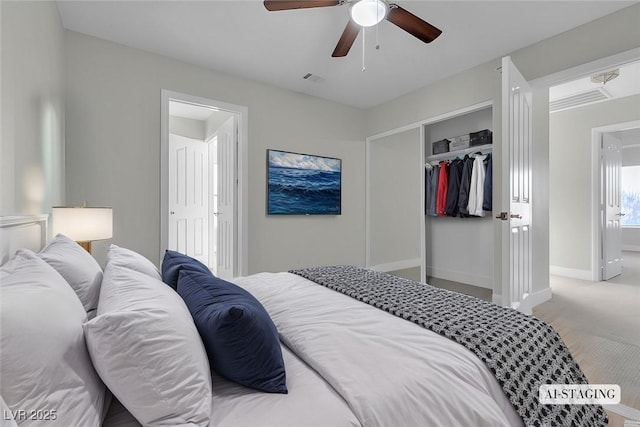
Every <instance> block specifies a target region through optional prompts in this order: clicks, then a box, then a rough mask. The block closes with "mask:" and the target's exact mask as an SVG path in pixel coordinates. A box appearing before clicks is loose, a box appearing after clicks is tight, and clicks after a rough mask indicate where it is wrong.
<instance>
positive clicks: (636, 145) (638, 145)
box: [620, 144, 640, 150]
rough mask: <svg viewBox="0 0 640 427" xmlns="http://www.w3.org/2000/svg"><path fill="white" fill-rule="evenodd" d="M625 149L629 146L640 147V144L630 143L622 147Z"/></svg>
mask: <svg viewBox="0 0 640 427" xmlns="http://www.w3.org/2000/svg"><path fill="white" fill-rule="evenodd" d="M620 148H621V149H623V150H626V149H628V148H640V144H629V145H623V146H621V147H620Z"/></svg>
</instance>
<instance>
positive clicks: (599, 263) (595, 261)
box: [591, 120, 640, 282]
mask: <svg viewBox="0 0 640 427" xmlns="http://www.w3.org/2000/svg"><path fill="white" fill-rule="evenodd" d="M636 128H640V120H632V121H630V122H622V123H614V124H611V125H607V126H600V127H596V128H593V129H591V171H592V173H591V194H592V195H593V197H592V200H591V209H592V210H591V212H592V213H591V219H592V221H591V257H592V261H591V265H592V270H591V280H592V281H594V282H600V281H602V280H603V274H604V250H603V247H604V245H605V241H604V236H605V234H606V233H605V229H604V227H603V221H602V218H601V217H600V215H601V206H600V200H601V197H602V194H603V192H604V188H603V187H604V183H603V182H602V168H603V165H602V164H601V163H600V159H601V157H602V154H603V151H604V149H603V147H602V144H601V141H602V137H603V135H604V134H606V133H612V132H620V131H624V130H629V129H636Z"/></svg>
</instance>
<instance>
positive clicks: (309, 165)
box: [267, 149, 342, 215]
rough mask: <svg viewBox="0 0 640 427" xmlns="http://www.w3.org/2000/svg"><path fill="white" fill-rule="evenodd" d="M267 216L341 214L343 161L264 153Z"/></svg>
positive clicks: (272, 152) (270, 150) (289, 153)
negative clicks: (265, 161)
mask: <svg viewBox="0 0 640 427" xmlns="http://www.w3.org/2000/svg"><path fill="white" fill-rule="evenodd" d="M267 214H268V215H341V214H342V160H341V159H337V158H333V157H324V156H317V155H313V154H301V153H293V152H289V151H281V150H272V149H268V150H267Z"/></svg>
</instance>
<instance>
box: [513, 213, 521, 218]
mask: <svg viewBox="0 0 640 427" xmlns="http://www.w3.org/2000/svg"><path fill="white" fill-rule="evenodd" d="M511 218H512V219H522V215H520V214H514V213H512V214H511Z"/></svg>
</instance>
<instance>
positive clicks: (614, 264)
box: [600, 133, 622, 280]
mask: <svg viewBox="0 0 640 427" xmlns="http://www.w3.org/2000/svg"><path fill="white" fill-rule="evenodd" d="M621 145H622V141H621V140H620V137H619V136H617V135H616V134H613V133H604V134H602V166H601V180H602V181H601V182H602V191H601V199H600V200H601V201H600V206H601V212H602V214H601V215H602V219H603V227H602V228H601V229H602V232H603V236H602V237H603V238H602V243H603V245H602V249H603V251H602V259H603V261H604V262H603V264H604V265H603V269H602V280H609V279H611V278H612V277H615V276H618V275H619V274H622V227H621V226H620V220H621V216H622V208H621V206H620V193H621V188H620V181H621V178H622V150H621Z"/></svg>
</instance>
